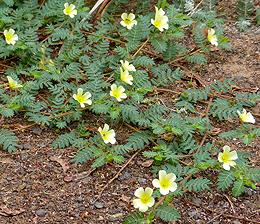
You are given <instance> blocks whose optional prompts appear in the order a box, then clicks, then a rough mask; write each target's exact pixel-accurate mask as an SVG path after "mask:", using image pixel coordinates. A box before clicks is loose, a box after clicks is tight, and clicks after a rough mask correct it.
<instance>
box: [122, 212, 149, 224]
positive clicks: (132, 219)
mask: <svg viewBox="0 0 260 224" xmlns="http://www.w3.org/2000/svg"><path fill="white" fill-rule="evenodd" d="M123 224H145V219H144V213H141V212H135V213H133V214H130V215H129V216H127V217H126V219H125V220H124V222H123Z"/></svg>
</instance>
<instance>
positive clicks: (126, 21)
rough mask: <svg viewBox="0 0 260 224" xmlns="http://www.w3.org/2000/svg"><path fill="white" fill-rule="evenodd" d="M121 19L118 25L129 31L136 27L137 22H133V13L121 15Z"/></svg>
mask: <svg viewBox="0 0 260 224" xmlns="http://www.w3.org/2000/svg"><path fill="white" fill-rule="evenodd" d="M121 19H122V21H121V22H120V24H121V25H122V26H123V27H126V28H127V29H129V30H131V29H132V28H133V26H134V25H137V21H136V20H135V15H134V14H133V13H129V14H127V13H123V14H122V15H121Z"/></svg>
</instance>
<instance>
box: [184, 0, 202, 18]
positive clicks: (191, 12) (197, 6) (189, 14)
mask: <svg viewBox="0 0 260 224" xmlns="http://www.w3.org/2000/svg"><path fill="white" fill-rule="evenodd" d="M203 1H204V0H201V1H200V2H199V3H198V5H196V7H195V8H194V9H193V10H192V11H190V12H189V13H188V14H187V15H188V16H192V15H193V14H194V13H195V12H196V10H197V8H199V6H200V5H201V4H202V3H203Z"/></svg>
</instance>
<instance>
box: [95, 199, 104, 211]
mask: <svg viewBox="0 0 260 224" xmlns="http://www.w3.org/2000/svg"><path fill="white" fill-rule="evenodd" d="M94 206H95V207H96V208H98V209H99V208H103V207H104V204H103V203H102V202H98V201H97V202H95V204H94Z"/></svg>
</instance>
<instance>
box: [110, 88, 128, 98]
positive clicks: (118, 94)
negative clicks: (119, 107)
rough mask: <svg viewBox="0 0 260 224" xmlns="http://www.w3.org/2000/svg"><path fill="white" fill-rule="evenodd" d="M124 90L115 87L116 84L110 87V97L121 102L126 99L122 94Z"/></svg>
mask: <svg viewBox="0 0 260 224" xmlns="http://www.w3.org/2000/svg"><path fill="white" fill-rule="evenodd" d="M124 92H125V88H124V87H123V86H117V85H116V84H112V85H111V91H110V96H113V97H115V98H116V100H117V101H119V102H120V101H122V99H125V98H127V95H126V94H125V93H124Z"/></svg>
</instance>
